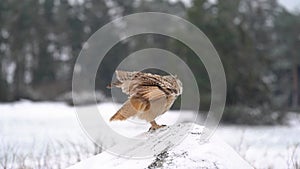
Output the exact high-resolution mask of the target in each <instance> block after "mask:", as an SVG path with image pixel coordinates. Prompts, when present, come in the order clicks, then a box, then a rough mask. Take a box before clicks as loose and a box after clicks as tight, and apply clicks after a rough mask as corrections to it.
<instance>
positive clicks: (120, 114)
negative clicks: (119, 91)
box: [110, 100, 137, 121]
mask: <svg viewBox="0 0 300 169" xmlns="http://www.w3.org/2000/svg"><path fill="white" fill-rule="evenodd" d="M136 113H137V110H136V109H135V108H134V107H133V106H132V104H131V103H130V101H129V100H128V101H126V102H125V103H124V105H123V106H122V107H121V108H120V109H119V110H118V111H117V113H116V114H114V115H113V116H112V117H111V118H110V121H115V120H126V119H127V118H129V117H131V116H134V115H135V114H136Z"/></svg>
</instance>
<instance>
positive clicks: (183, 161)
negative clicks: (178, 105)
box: [68, 123, 253, 169]
mask: <svg viewBox="0 0 300 169" xmlns="http://www.w3.org/2000/svg"><path fill="white" fill-rule="evenodd" d="M203 128H204V127H202V126H199V125H196V124H192V123H181V124H176V125H173V126H168V127H165V128H161V129H159V130H156V131H154V132H151V133H149V132H147V133H143V134H141V135H139V136H137V137H138V138H140V137H147V140H146V141H145V144H143V145H136V146H134V147H129V148H128V147H126V148H125V149H124V152H126V153H128V154H130V156H133V157H134V153H136V152H141V151H145V149H146V148H149V147H150V148H151V149H152V150H153V151H154V152H157V153H156V155H154V156H152V157H150V158H141V159H134V158H125V157H122V156H116V155H113V154H111V153H108V151H105V152H103V153H101V154H98V155H96V156H94V157H91V158H89V159H87V160H84V161H81V162H80V163H78V164H75V165H74V166H71V167H69V168H68V169H87V168H88V169H99V168H107V169H124V168H130V169H141V168H144V169H154V168H162V169H181V168H182V169H195V168H199V169H200V168H201V169H202V168H205V169H241V168H242V169H248V168H249V169H251V168H253V167H251V166H250V165H249V164H248V163H247V162H246V161H245V160H243V159H242V158H241V157H240V156H239V155H238V154H237V153H236V152H235V151H234V150H233V149H232V148H231V147H230V146H229V145H227V144H226V143H225V142H223V141H221V140H220V139H219V138H217V137H216V136H213V137H212V138H211V139H210V140H209V141H207V142H205V143H202V144H200V141H199V140H200V135H201V134H202V131H203ZM187 129H189V130H187ZM167 131H168V133H169V134H170V136H172V133H178V132H182V133H184V132H185V133H187V132H188V134H187V135H186V137H185V138H184V139H183V141H181V142H180V143H179V144H178V145H175V146H174V144H173V143H171V142H170V141H168V142H166V141H167V140H169V139H166V138H167V137H170V136H167V137H162V136H166V134H167ZM233 139H234V138H233ZM162 143H163V144H162ZM161 145H167V148H165V149H163V150H161ZM122 147H123V148H124V145H119V146H118V145H115V146H114V148H122ZM129 149H130V151H128V150H129ZM156 150H159V151H156ZM128 154H127V155H128Z"/></svg>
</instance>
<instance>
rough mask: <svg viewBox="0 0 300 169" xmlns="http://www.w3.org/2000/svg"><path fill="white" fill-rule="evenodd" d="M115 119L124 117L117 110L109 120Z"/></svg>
mask: <svg viewBox="0 0 300 169" xmlns="http://www.w3.org/2000/svg"><path fill="white" fill-rule="evenodd" d="M115 120H126V117H124V116H123V115H122V114H121V113H120V112H117V113H116V114H114V115H113V116H112V117H111V118H110V119H109V121H115Z"/></svg>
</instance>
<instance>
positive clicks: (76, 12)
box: [0, 0, 300, 124]
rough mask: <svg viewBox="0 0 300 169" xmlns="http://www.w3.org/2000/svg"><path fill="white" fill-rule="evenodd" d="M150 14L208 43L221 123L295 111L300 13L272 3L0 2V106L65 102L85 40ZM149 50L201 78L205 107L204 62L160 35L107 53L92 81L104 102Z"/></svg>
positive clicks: (267, 119)
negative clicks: (122, 69) (222, 78)
mask: <svg viewBox="0 0 300 169" xmlns="http://www.w3.org/2000/svg"><path fill="white" fill-rule="evenodd" d="M147 11H155V12H165V13H169V14H174V15H177V16H180V17H183V18H185V19H187V20H189V21H190V22H192V23H193V24H194V25H196V26H197V27H199V28H200V29H201V30H202V31H203V32H204V33H205V34H206V35H207V36H208V38H209V39H210V40H211V41H212V43H213V45H214V46H215V48H216V50H217V51H218V53H219V55H220V58H221V60H222V63H223V65H224V68H225V73H226V78H227V103H226V110H225V113H224V116H223V120H224V122H230V123H242V124H246V123H247V124H273V123H284V119H285V115H286V114H287V112H290V111H298V110H299V105H300V104H299V103H300V101H299V96H300V51H299V47H300V12H299V13H297V12H290V11H288V10H286V9H285V8H284V7H282V6H281V5H280V4H279V3H278V2H277V1H276V0H226V1H225V0H224V1H221V0H219V1H209V0H193V1H191V2H190V3H188V4H187V3H183V2H181V1H167V0H145V1H142V0H103V1H99V0H80V1H79V0H69V1H67V0H26V1H19V0H0V63H1V64H0V102H13V101H17V100H20V99H30V100H34V101H45V100H51V101H67V102H70V96H71V95H70V92H71V90H72V74H73V68H74V64H75V61H76V58H77V57H78V55H79V52H80V50H81V48H82V46H83V44H84V42H85V41H87V39H88V38H89V37H90V36H91V35H92V34H93V33H94V32H95V31H97V30H98V29H99V28H101V27H102V26H103V25H105V24H106V23H108V22H109V21H111V20H113V19H115V18H117V17H120V16H124V15H128V14H132V13H136V12H147ZM149 47H157V48H163V49H166V50H169V51H171V52H173V53H175V54H176V55H178V56H179V57H181V59H183V60H184V61H185V62H186V63H188V65H190V66H191V69H192V71H193V72H197V74H201V76H199V77H196V78H197V82H198V85H199V88H200V89H199V90H200V93H201V105H200V106H201V110H202V111H205V110H208V108H209V104H210V96H209V95H210V82H209V78H208V75H207V72H206V71H205V68H204V66H203V65H202V63H201V61H200V60H199V59H198V58H197V57H196V56H195V54H194V53H193V52H192V51H191V50H190V49H189V48H188V47H186V46H185V45H184V44H182V43H180V42H179V41H177V40H174V39H172V38H169V37H165V36H162V35H153V34H147V35H141V36H140V35H139V36H134V37H131V38H129V39H126V40H125V41H122V42H120V43H118V44H117V45H116V46H114V48H113V49H111V50H110V51H109V53H108V54H107V56H106V57H105V59H104V61H103V62H104V63H103V64H102V66H101V67H100V68H99V70H98V73H99V76H97V79H96V86H97V87H96V90H97V91H99V93H102V95H103V98H104V97H105V98H109V97H110V91H109V90H107V89H106V88H105V87H106V85H107V84H109V83H110V81H111V77H112V74H113V72H114V70H115V68H116V66H117V65H118V64H119V63H120V62H121V61H122V59H123V58H124V57H126V56H128V55H129V54H130V53H132V52H134V51H137V50H140V49H144V48H149ZM199 72H200V73H199ZM68 96H69V97H68ZM178 105H179V103H176V105H175V106H174V108H176V107H178Z"/></svg>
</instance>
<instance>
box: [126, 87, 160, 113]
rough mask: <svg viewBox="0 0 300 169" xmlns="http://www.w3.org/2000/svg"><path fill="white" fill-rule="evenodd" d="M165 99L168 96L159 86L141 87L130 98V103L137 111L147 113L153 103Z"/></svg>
mask: <svg viewBox="0 0 300 169" xmlns="http://www.w3.org/2000/svg"><path fill="white" fill-rule="evenodd" d="M163 97H166V94H165V93H164V92H163V91H162V90H160V88H159V87H158V86H139V87H138V88H137V89H136V91H135V93H134V94H133V95H132V96H131V97H130V103H131V104H132V106H133V107H134V108H135V109H136V110H137V111H147V110H149V109H150V106H151V101H154V100H157V99H160V98H163Z"/></svg>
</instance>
